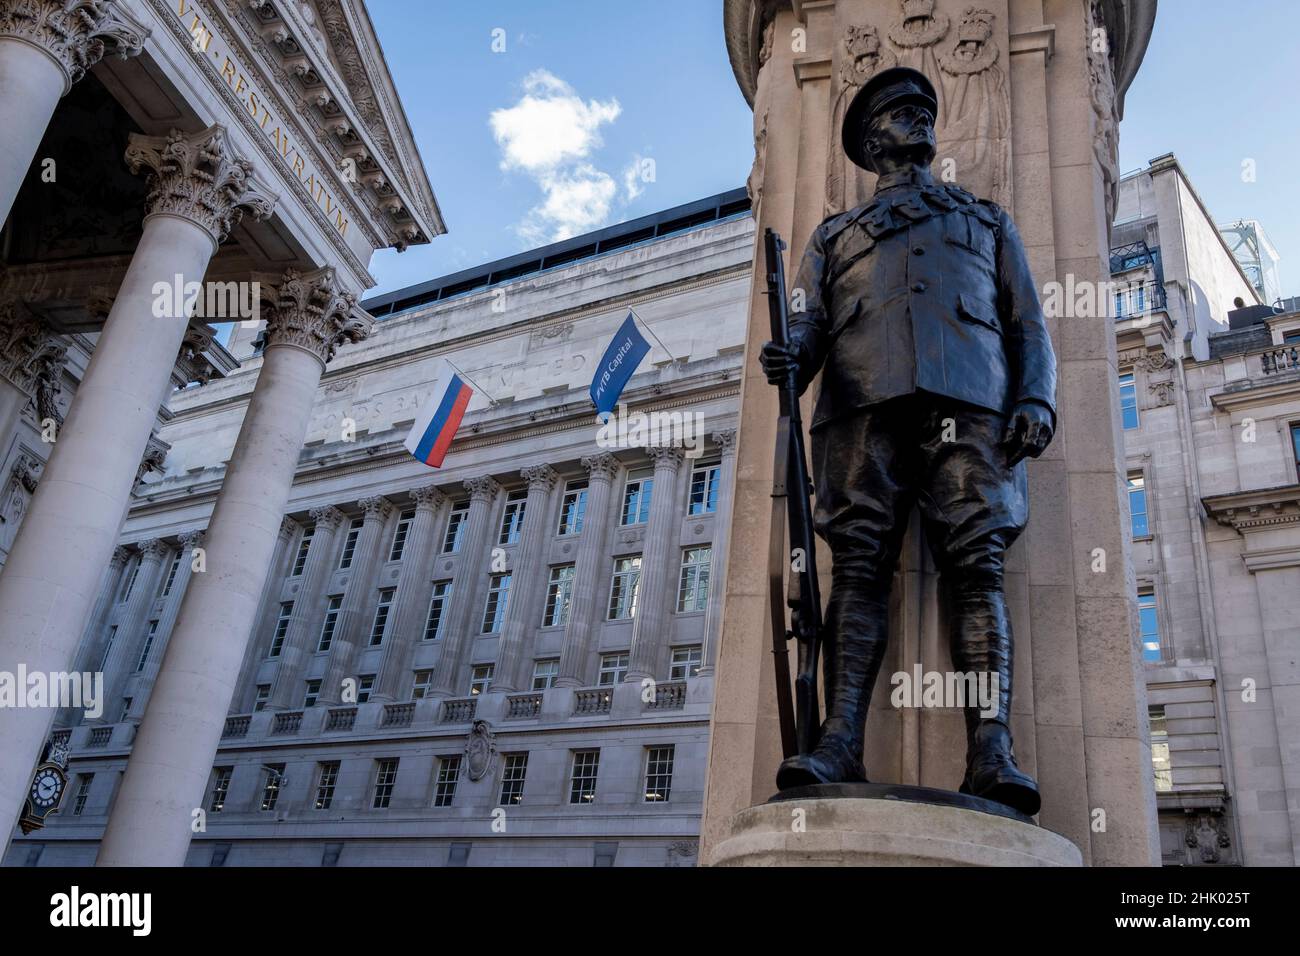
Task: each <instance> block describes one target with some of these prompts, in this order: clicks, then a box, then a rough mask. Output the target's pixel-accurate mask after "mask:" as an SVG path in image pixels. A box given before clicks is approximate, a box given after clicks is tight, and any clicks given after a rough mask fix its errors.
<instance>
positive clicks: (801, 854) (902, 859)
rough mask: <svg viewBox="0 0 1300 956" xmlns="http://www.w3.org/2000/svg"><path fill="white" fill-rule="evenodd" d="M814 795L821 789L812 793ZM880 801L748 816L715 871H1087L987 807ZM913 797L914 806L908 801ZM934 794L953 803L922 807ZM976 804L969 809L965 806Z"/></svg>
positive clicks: (781, 803)
mask: <svg viewBox="0 0 1300 956" xmlns="http://www.w3.org/2000/svg"><path fill="white" fill-rule="evenodd" d="M804 789H806V790H808V791H810V792H811V791H815V790H817V789H819V788H816V787H807V788H804ZM862 789H863V790H864V791H871V790H875V791H890V790H892V791H895V793H893V794H892V795H889V796H881V797H838V798H831V799H827V798H822V799H817V798H808V799H800V798H798V797H796V798H794V799H786V798H783V799H780V800H774V801H773V802H771V803H765V804H762V805H761V806H757V807H750V808H749V809H748V810H742V811H741V812H740V813H738V814H736V816H735V817H733V818H732V820H731V823H730V826H729V832H728V833H726V834H725V835H724V836H723V838H722V839H721V840H720V842H719V843H718V844H717V845H716V847H715V848H714V850H713V855H712V860H711V862H712V863H713V865H714V866H1081V865H1082V863H1083V856H1082V854H1081V853H1080V852H1079V848H1078V847H1077V846H1075V845H1074V844H1073V843H1071V842H1070V841H1069V840H1067V839H1066V838H1065V837H1063V836H1061V835H1060V834H1057V833H1053V832H1052V831H1051V830H1044V829H1043V828H1041V827H1038V826H1036V825H1034V824H1033V823H1030V822H1026V821H1025V820H1023V819H1016V817H1017V816H1019V815H1018V814H1015V813H1014V812H1013V811H1007V813H1008V815H1005V816H1004V815H1001V814H999V813H990V812H986V811H985V810H980V809H972V808H971V807H972V806H973V805H975V804H979V803H985V801H978V800H975V799H974V798H961V797H960V796H959V795H958V794H946V793H943V792H942V791H936V790H930V789H928V788H925V787H907V788H889V787H879V786H873V785H870V784H868V785H865V786H863V787H862ZM905 791H910V792H911V793H910V796H912V797H913V798H914V799H902V798H900V796H899V792H905ZM927 795H934V796H936V797H937V798H938V799H945V798H949V797H951V798H957V799H956V800H953V801H951V802H948V801H947V800H945V802H944V803H924V802H916V801H917V800H918V799H921V798H923V797H925V796H927ZM966 801H969V804H970V805H962V803H963V802H966Z"/></svg>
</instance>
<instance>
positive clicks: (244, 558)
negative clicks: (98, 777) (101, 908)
mask: <svg viewBox="0 0 1300 956" xmlns="http://www.w3.org/2000/svg"><path fill="white" fill-rule="evenodd" d="M372 321H373V320H372V319H371V318H370V316H368V315H367V314H366V313H365V312H363V311H362V310H361V309H360V308H359V307H358V306H357V301H356V296H355V295H353V294H352V293H351V292H348V291H345V290H343V289H342V288H341V286H340V283H339V280H338V279H337V277H336V276H335V273H334V270H333V269H331V268H324V269H318V270H316V271H314V272H311V273H308V274H306V275H301V274H299V273H298V272H296V271H294V270H289V271H287V272H286V273H285V274H284V279H283V281H282V283H281V285H280V287H279V289H278V290H276V298H275V307H274V308H273V309H271V310H270V316H269V318H268V319H267V347H266V352H265V355H264V357H263V361H262V368H261V371H260V373H259V374H258V379H257V387H256V388H255V389H254V391H253V395H252V398H251V399H250V401H249V404H248V411H247V413H246V414H245V415H244V422H243V425H242V426H241V427H240V430H239V438H238V439H237V440H236V442H235V450H234V452H233V453H232V454H231V456H230V464H229V465H228V466H227V467H226V475H225V480H224V481H223V483H222V486H221V492H220V494H218V495H217V502H216V505H215V507H214V508H213V511H212V518H211V520H210V522H209V524H208V531H207V549H206V550H207V571H206V572H205V573H203V574H201V575H198V576H197V577H196V578H195V579H194V580H193V581H192V582H191V584H190V587H189V589H188V590H187V591H186V594H185V599H184V601H183V602H182V604H181V610H180V614H179V616H178V618H177V621H176V629H175V631H173V633H172V636H171V640H170V641H169V642H168V644H167V653H166V655H165V657H164V658H163V665H162V669H161V671H160V673H159V675H158V682H157V683H156V684H155V685H154V692H153V699H152V700H151V701H150V702H149V709H148V712H147V713H146V714H145V717H144V720H143V721H142V722H141V724H140V731H139V733H138V734H137V735H136V739H135V744H134V746H133V747H132V750H131V760H130V762H129V763H128V764H127V768H126V776H125V777H124V778H123V780H122V786H121V789H120V791H119V792H118V796H117V802H116V804H115V805H114V808H113V815H112V817H111V818H110V819H109V822H108V826H107V828H106V829H105V831H104V838H103V842H102V844H101V845H100V851H99V858H98V863H99V864H100V865H105V866H180V865H182V864H183V863H184V862H185V852H186V849H187V848H188V846H189V842H190V836H191V832H190V822H191V816H190V814H191V811H192V810H193V809H194V808H195V807H197V806H201V805H202V801H203V790H204V787H205V786H206V785H207V780H208V774H209V772H210V771H211V769H212V759H213V756H214V755H215V754H216V752H217V747H218V745H219V744H220V741H221V731H222V727H223V725H224V724H225V718H226V714H227V712H228V710H229V707H230V701H231V699H232V697H233V696H234V691H235V681H236V679H237V678H238V676H239V665H240V662H241V661H242V660H243V656H244V649H245V647H246V646H247V644H248V637H249V633H250V631H251V630H252V627H253V623H254V620H255V619H256V616H257V601H258V596H259V595H260V594H261V591H262V585H263V583H264V582H265V580H266V575H267V572H268V571H269V570H270V567H271V559H272V557H273V556H274V552H275V546H276V540H277V539H278V537H279V535H280V526H281V523H282V521H283V519H284V509H285V506H286V505H287V504H288V500H289V491H290V489H291V487H292V485H293V478H294V473H295V472H296V471H297V468H298V456H299V453H300V452H301V450H302V443H303V439H304V438H305V437H306V434H307V424H308V422H309V421H310V419H311V413H312V405H313V403H314V402H315V400H316V392H317V388H318V387H319V385H320V377H321V373H322V372H324V370H325V365H326V363H327V362H328V361H329V360H330V359H331V358H332V357H333V355H334V352H335V350H336V349H337V348H338V346H339V345H340V344H342V343H343V342H345V341H352V342H356V341H359V340H360V339H363V338H365V337H366V336H367V335H368V334H369V332H370V326H371V323H372ZM214 634H219V635H222V637H223V639H222V640H213V639H212V635H214Z"/></svg>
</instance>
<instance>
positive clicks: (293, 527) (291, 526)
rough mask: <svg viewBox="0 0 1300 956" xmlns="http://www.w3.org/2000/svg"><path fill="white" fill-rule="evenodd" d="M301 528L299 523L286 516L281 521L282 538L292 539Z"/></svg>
mask: <svg viewBox="0 0 1300 956" xmlns="http://www.w3.org/2000/svg"><path fill="white" fill-rule="evenodd" d="M299 527H301V525H299V524H298V522H296V521H294V520H293V519H292V518H290V517H288V516H287V515H286V516H285V517H284V518H281V519H280V537H282V538H292V537H293V536H294V535H295V534H297V533H298V529H299Z"/></svg>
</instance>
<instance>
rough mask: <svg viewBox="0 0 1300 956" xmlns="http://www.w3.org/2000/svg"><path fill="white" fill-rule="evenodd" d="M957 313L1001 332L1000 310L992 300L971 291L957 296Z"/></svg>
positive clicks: (969, 320)
mask: <svg viewBox="0 0 1300 956" xmlns="http://www.w3.org/2000/svg"><path fill="white" fill-rule="evenodd" d="M957 314H958V315H960V316H961V317H962V318H963V319H965V320H966V321H968V322H977V323H979V324H980V325H984V326H987V327H989V328H990V329H992V330H993V331H994V332H997V333H999V334H1001V332H1002V323H1001V322H999V321H998V310H997V308H996V307H995V306H994V305H993V304H992V303H991V302H985V301H984V300H983V299H980V298H977V297H975V296H973V295H970V294H969V293H966V292H962V293H961V294H960V295H958V296H957Z"/></svg>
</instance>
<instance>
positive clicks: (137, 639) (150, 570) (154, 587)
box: [100, 538, 170, 724]
mask: <svg viewBox="0 0 1300 956" xmlns="http://www.w3.org/2000/svg"><path fill="white" fill-rule="evenodd" d="M137 547H139V549H140V570H139V571H138V572H137V573H136V575H135V583H134V584H133V585H131V597H130V598H128V599H127V602H126V609H125V610H124V611H123V612H122V615H121V618H120V619H119V623H118V627H117V640H116V641H114V642H113V649H112V650H111V651H110V652H109V655H108V660H106V661H105V662H104V713H103V716H101V717H100V720H102V721H104V722H105V723H109V724H111V723H113V722H114V721H116V720H117V716H118V714H119V713H121V711H120V709H119V707H118V704H119V703H120V702H121V699H122V691H123V690H124V689H125V688H126V682H127V681H128V680H130V679H131V675H132V674H134V673H135V665H136V661H137V660H138V659H139V657H140V648H141V646H142V643H141V642H142V641H143V640H144V637H145V634H146V633H147V632H148V630H149V624H148V618H149V612H150V610H152V608H153V602H154V599H155V598H157V596H158V579H159V577H160V576H161V573H162V560H163V557H164V556H165V555H166V554H167V552H168V551H169V550H170V549H169V548H168V547H167V545H166V544H164V543H163V542H162V541H160V540H159V539H157V538H152V539H150V540H148V541H141V542H140V543H139V544H138V545H137Z"/></svg>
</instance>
